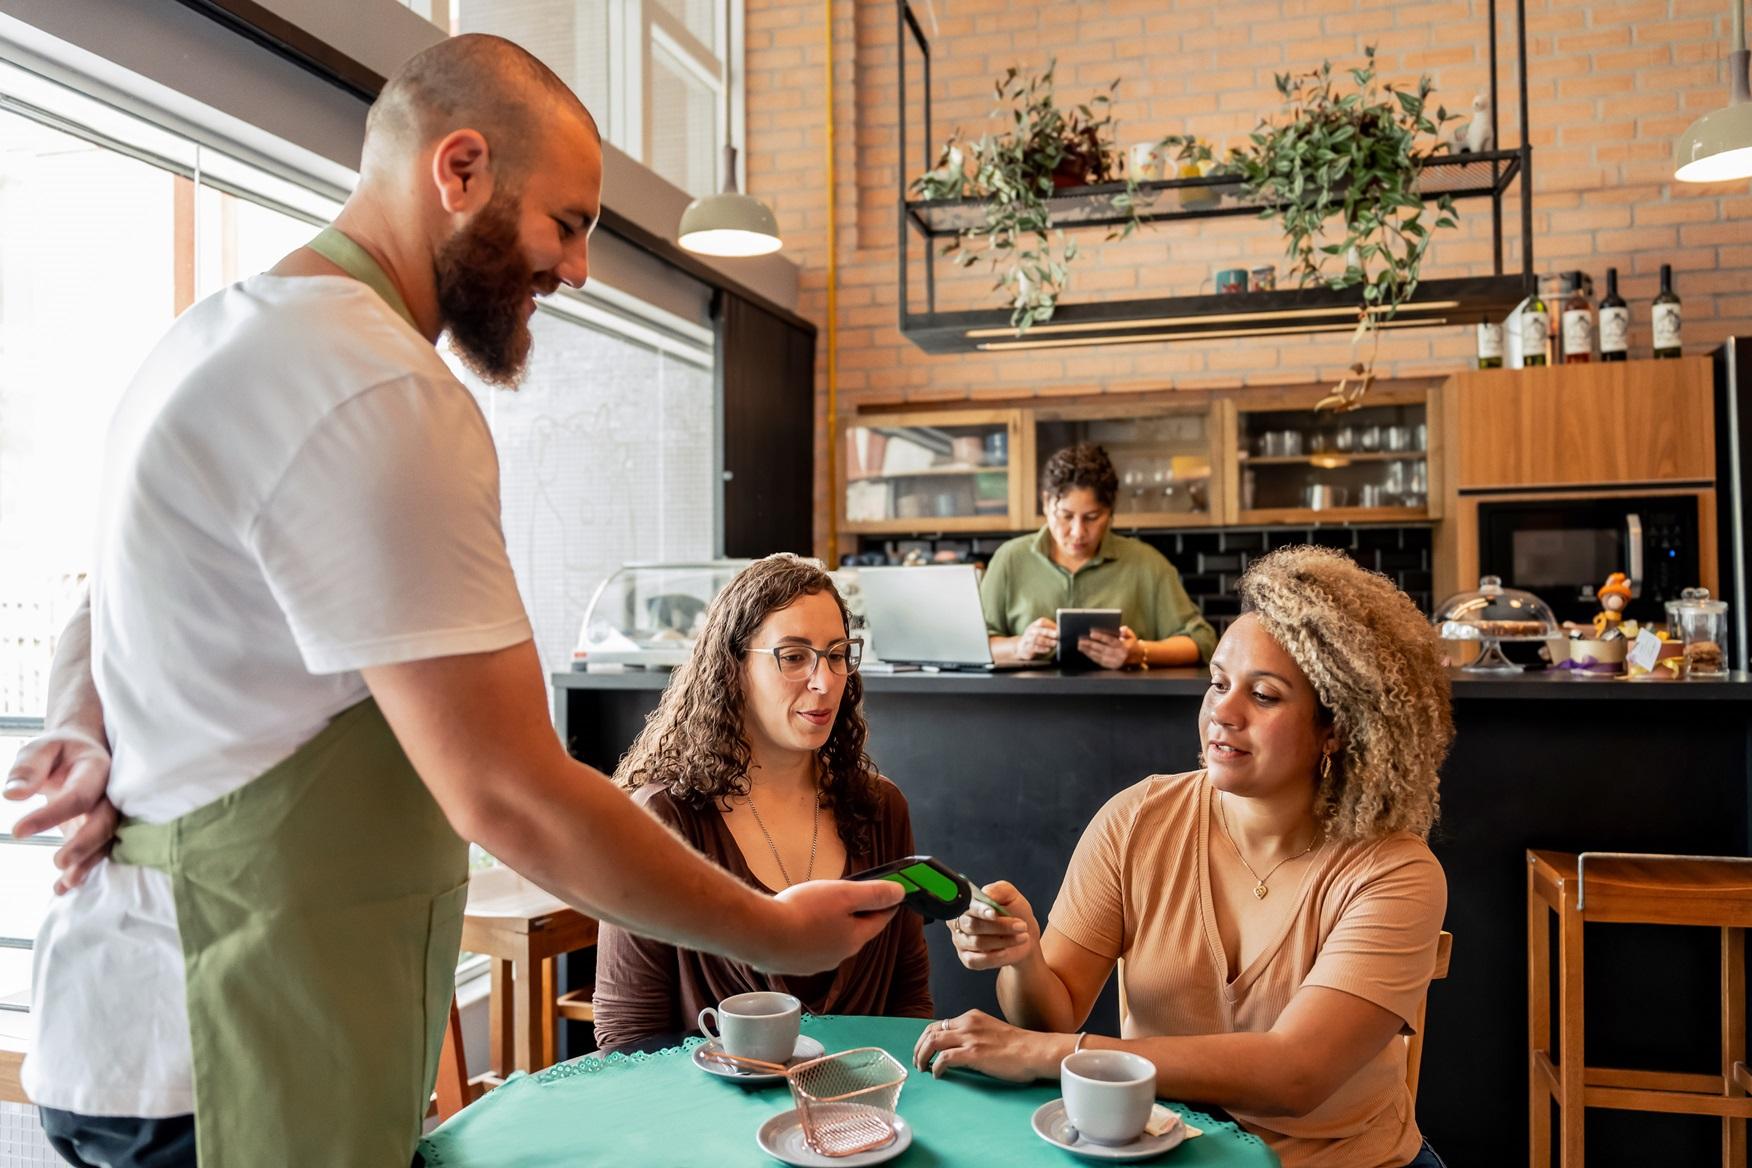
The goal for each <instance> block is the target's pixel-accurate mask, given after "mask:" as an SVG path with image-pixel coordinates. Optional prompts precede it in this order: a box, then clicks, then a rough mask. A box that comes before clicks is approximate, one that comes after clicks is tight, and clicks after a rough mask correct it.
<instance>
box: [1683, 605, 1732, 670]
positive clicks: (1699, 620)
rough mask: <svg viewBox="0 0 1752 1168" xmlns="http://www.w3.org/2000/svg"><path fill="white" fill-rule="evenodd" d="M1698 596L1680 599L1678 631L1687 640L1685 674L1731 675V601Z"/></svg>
mask: <svg viewBox="0 0 1752 1168" xmlns="http://www.w3.org/2000/svg"><path fill="white" fill-rule="evenodd" d="M1697 591H1698V592H1699V593H1700V595H1699V596H1694V597H1692V598H1690V599H1688V600H1681V601H1680V602H1679V604H1678V606H1677V614H1678V617H1679V634H1680V636H1681V637H1682V638H1683V640H1684V642H1685V676H1686V677H1726V676H1727V675H1728V602H1727V601H1725V600H1711V599H1709V593H1708V592H1707V591H1705V590H1704V589H1702V588H1699V589H1697Z"/></svg>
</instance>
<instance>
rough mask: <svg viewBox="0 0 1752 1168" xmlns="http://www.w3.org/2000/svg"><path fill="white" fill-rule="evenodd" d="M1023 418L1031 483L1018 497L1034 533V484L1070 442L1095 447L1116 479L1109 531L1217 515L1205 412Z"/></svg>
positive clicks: (1193, 522)
mask: <svg viewBox="0 0 1752 1168" xmlns="http://www.w3.org/2000/svg"><path fill="white" fill-rule="evenodd" d="M1031 415H1032V416H1031V418H1030V420H1029V421H1028V424H1027V426H1026V433H1027V437H1028V439H1029V443H1030V446H1029V453H1030V454H1031V455H1032V457H1031V458H1030V459H1029V460H1028V461H1029V462H1030V463H1031V464H1032V466H1033V468H1034V473H1033V476H1032V479H1033V480H1034V481H1030V482H1029V483H1027V484H1026V485H1025V487H1024V489H1025V491H1026V494H1027V499H1028V511H1027V514H1028V515H1029V516H1030V517H1031V522H1032V523H1033V524H1034V525H1036V526H1038V525H1039V524H1042V523H1044V522H1046V517H1045V515H1044V514H1042V513H1041V508H1040V503H1041V500H1040V491H1039V489H1038V487H1039V483H1038V480H1039V477H1040V475H1041V474H1042V473H1043V472H1044V470H1045V468H1046V463H1047V460H1048V459H1050V458H1051V457H1052V455H1053V453H1054V452H1055V451H1059V450H1062V449H1064V448H1065V447H1067V446H1072V445H1075V444H1076V443H1078V442H1094V443H1097V444H1099V445H1100V446H1102V447H1104V448H1105V449H1106V450H1107V454H1108V457H1109V458H1111V459H1112V460H1113V469H1114V472H1115V473H1116V474H1117V475H1118V476H1119V496H1118V498H1117V499H1116V500H1115V502H1114V508H1113V511H1114V515H1113V522H1114V526H1115V527H1118V528H1121V529H1130V528H1139V527H1152V528H1160V527H1198V526H1205V525H1208V524H1211V523H1215V522H1216V521H1217V520H1218V518H1219V517H1220V516H1221V515H1222V513H1223V500H1222V498H1221V495H1222V491H1221V487H1220V482H1221V477H1220V476H1219V475H1218V474H1216V473H1215V463H1216V458H1215V454H1216V451H1217V450H1218V449H1220V446H1219V445H1218V443H1217V426H1218V417H1219V415H1218V412H1217V411H1216V410H1215V409H1213V408H1212V406H1210V405H1209V404H1201V405H1198V406H1191V407H1163V408H1160V409H1155V410H1149V409H1139V408H1137V407H1135V406H1132V407H1123V406H1115V407H1084V408H1070V407H1067V408H1065V409H1062V410H1057V409H1055V410H1033V411H1031Z"/></svg>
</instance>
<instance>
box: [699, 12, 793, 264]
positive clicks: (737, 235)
mask: <svg viewBox="0 0 1752 1168" xmlns="http://www.w3.org/2000/svg"><path fill="white" fill-rule="evenodd" d="M730 18H731V13H730V4H729V0H726V2H725V4H724V37H725V40H726V41H728V39H729V37H730ZM730 140H731V127H730V103H729V102H728V101H726V102H725V103H724V189H723V190H722V191H720V192H719V193H718V194H715V195H707V196H706V197H704V198H700V199H695V200H694V201H693V202H691V203H689V204H688V205H687V210H685V211H683V212H682V213H681V229H680V232H679V238H678V240H677V242H679V243H680V244H681V246H682V247H684V248H686V249H687V250H688V251H691V252H696V253H698V254H699V255H709V256H758V255H768V254H770V253H772V252H775V251H778V250H779V248H780V247H782V246H783V244H782V243H781V242H780V240H779V221H778V220H777V219H775V218H773V213H772V210H771V208H769V207H768V206H767V205H766V204H765V203H763V202H761V201H760V200H759V199H757V198H755V197H754V196H753V195H745V194H743V193H741V192H740V191H738V190H737V189H736V147H735V146H733V145H731V144H730Z"/></svg>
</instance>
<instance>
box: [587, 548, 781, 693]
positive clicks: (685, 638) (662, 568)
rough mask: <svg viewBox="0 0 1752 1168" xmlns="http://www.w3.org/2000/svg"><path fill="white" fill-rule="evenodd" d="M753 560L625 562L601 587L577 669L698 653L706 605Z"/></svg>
mask: <svg viewBox="0 0 1752 1168" xmlns="http://www.w3.org/2000/svg"><path fill="white" fill-rule="evenodd" d="M748 564H749V561H748V560H702V561H699V562H696V563H674V564H662V563H640V564H623V565H622V566H621V567H620V568H619V569H617V570H616V571H615V572H614V573H613V574H612V575H610V576H609V577H608V579H606V580H604V581H603V582H602V583H601V584H600V585H599V586H598V587H597V589H596V594H595V595H594V596H592V597H591V598H590V607H589V608H588V609H587V610H585V613H584V624H583V626H582V627H581V628H580V629H579V630H578V645H577V647H576V648H575V649H574V650H573V651H572V668H574V669H587V668H590V667H593V666H598V665H615V666H626V665H635V666H646V667H656V668H664V669H667V668H673V667H674V666H677V665H680V664H682V663H683V662H685V661H686V660H687V658H688V654H690V653H692V652H693V646H694V641H695V640H697V639H698V637H699V634H700V630H701V629H703V628H704V627H705V622H706V609H707V608H708V607H709V606H710V605H711V603H712V598H713V597H715V596H717V595H718V593H719V591H720V590H722V589H723V587H724V585H726V584H728V583H729V582H730V580H731V579H732V578H733V577H734V576H735V575H736V573H738V572H740V571H741V570H742V569H743V568H746V567H747V566H748Z"/></svg>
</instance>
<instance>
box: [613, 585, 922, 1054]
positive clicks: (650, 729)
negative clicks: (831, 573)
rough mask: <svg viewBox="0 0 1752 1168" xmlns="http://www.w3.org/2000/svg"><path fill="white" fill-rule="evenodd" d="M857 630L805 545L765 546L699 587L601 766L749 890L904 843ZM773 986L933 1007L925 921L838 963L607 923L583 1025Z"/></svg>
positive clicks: (675, 1023)
mask: <svg viewBox="0 0 1752 1168" xmlns="http://www.w3.org/2000/svg"><path fill="white" fill-rule="evenodd" d="M861 648H862V644H861V642H858V641H855V640H851V639H849V638H848V637H847V635H846V610H845V605H844V604H843V602H842V601H841V600H840V596H839V593H838V591H837V590H836V589H835V588H834V585H833V581H832V580H831V579H830V578H829V577H828V575H827V573H826V572H824V571H822V570H821V568H820V567H818V566H817V565H816V564H815V562H814V561H811V560H804V559H801V558H799V557H797V556H792V555H776V556H768V557H767V558H766V559H763V560H757V561H755V562H754V563H753V564H750V565H749V566H748V567H747V568H744V569H743V570H742V571H741V572H740V573H738V574H737V576H736V578H735V579H734V580H732V581H731V582H730V583H729V584H728V585H726V586H725V588H724V590H723V591H722V592H721V593H719V594H718V597H717V599H715V600H714V601H713V602H712V605H711V608H710V610H709V611H708V612H707V614H706V626H705V630H704V632H702V633H701V635H700V639H699V642H698V644H697V645H696V646H695V648H694V651H693V655H692V657H691V658H690V659H689V660H688V662H687V664H685V665H683V666H682V667H681V668H679V669H677V670H676V671H675V676H674V677H673V678H672V679H671V681H670V683H669V688H668V689H666V690H664V692H663V699H662V701H661V702H660V703H659V704H658V707H657V709H656V711H655V712H653V713H652V715H651V718H650V720H649V721H648V722H647V723H646V725H645V729H644V730H643V731H642V732H641V733H640V735H639V737H638V739H637V741H635V742H634V743H633V746H632V749H631V750H629V751H628V752H627V754H626V757H625V758H623V759H622V760H621V764H620V767H619V768H618V769H617V770H616V771H615V780H616V781H617V782H619V783H620V784H621V785H622V786H624V787H627V788H628V789H630V790H633V791H634V792H636V793H635V794H634V796H633V798H634V800H635V801H637V802H639V803H641V804H643V805H644V807H645V809H646V810H647V811H649V812H650V813H651V814H653V815H655V816H656V817H657V818H659V819H661V820H662V821H663V822H665V823H667V824H669V825H670V827H672V828H674V829H675V830H676V831H678V832H679V833H680V834H681V835H682V836H683V838H685V839H686V840H687V841H688V842H689V843H691V844H692V845H693V846H694V847H695V848H696V849H698V850H699V851H701V852H703V853H705V855H706V856H707V857H709V858H710V859H712V860H713V861H715V862H716V863H717V864H719V865H720V866H722V867H723V868H725V869H727V870H728V871H729V872H731V873H733V874H734V875H736V876H738V877H740V878H741V879H743V880H744V881H746V882H747V883H749V884H751V885H753V886H754V887H755V888H757V889H763V890H779V889H783V888H786V887H789V886H790V885H792V884H796V883H800V882H802V881H805V880H808V879H809V878H810V877H811V876H825V875H828V874H830V873H831V874H832V875H834V876H839V875H841V874H842V873H848V872H857V871H861V870H863V869H865V868H870V867H874V866H876V865H877V864H885V863H887V862H889V861H890V860H898V859H901V858H902V857H904V856H910V855H912V852H913V834H912V821H911V819H910V818H909V817H908V815H907V806H906V799H905V797H904V796H902V795H901V793H900V789H899V788H897V787H896V786H895V785H894V784H893V783H891V782H889V781H888V780H887V779H885V778H883V777H882V776H881V775H879V774H878V773H877V771H876V767H875V764H874V763H872V762H871V761H870V759H869V756H868V755H866V754H865V753H864V737H865V734H866V728H865V724H864V715H863V712H862V710H861V709H860V708H859V702H860V699H861V697H862V693H863V690H862V686H861V684H860V682H859V679H858V658H859V652H860V650H861ZM753 990H778V991H782V992H784V993H789V994H794V995H795V996H796V997H797V998H798V999H800V1000H801V1001H802V1003H803V1006H804V1009H806V1010H810V1011H812V1012H814V1013H818V1014H888V1015H898V1016H905V1017H914V1018H928V1017H930V1016H931V1012H932V1010H931V990H930V961H929V958H928V957H927V955H926V952H925V938H924V928H923V922H922V921H921V919H920V917H919V915H918V914H917V913H913V912H901V913H897V914H895V917H894V920H893V921H891V922H889V925H888V927H887V928H886V929H884V930H883V931H882V932H881V933H879V934H877V936H876V939H875V940H873V941H871V942H870V943H869V944H867V945H865V946H864V948H863V949H861V950H859V951H858V952H857V953H855V954H853V955H852V956H851V957H850V958H848V959H847V960H846V961H845V962H844V963H842V964H841V965H840V967H839V968H838V969H835V970H830V971H828V972H826V973H822V974H817V975H815V976H812V977H784V976H776V975H769V974H765V973H759V972H757V971H755V970H753V969H751V968H749V967H748V966H746V965H741V964H739V963H737V962H733V961H727V960H725V959H723V958H719V957H712V956H708V955H707V954H704V953H696V952H693V951H692V950H687V949H677V948H675V947H674V946H672V945H667V944H664V943H662V942H659V941H652V940H649V939H647V938H644V937H638V936H635V935H633V934H631V933H628V932H626V931H625V930H623V929H619V928H616V927H614V926H612V925H608V924H604V925H603V927H602V931H601V935H600V939H599V941H598V950H597V963H596V988H595V991H594V994H593V1004H594V1006H595V1011H596V1022H595V1025H596V1039H597V1042H598V1043H599V1044H600V1045H602V1046H604V1047H616V1046H625V1045H627V1044H629V1043H634V1042H639V1041H641V1040H645V1039H649V1038H653V1037H657V1036H664V1037H666V1038H673V1037H674V1036H675V1035H677V1034H679V1033H682V1032H688V1031H692V1030H693V1029H694V1019H695V1017H696V1016H697V1015H698V1014H699V1011H700V1010H701V1009H702V1008H703V1007H706V1006H715V1005H717V1004H718V1002H719V1001H720V1000H722V999H724V998H726V997H729V996H730V995H732V994H740V993H746V992H749V991H753Z"/></svg>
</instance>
